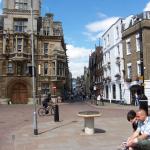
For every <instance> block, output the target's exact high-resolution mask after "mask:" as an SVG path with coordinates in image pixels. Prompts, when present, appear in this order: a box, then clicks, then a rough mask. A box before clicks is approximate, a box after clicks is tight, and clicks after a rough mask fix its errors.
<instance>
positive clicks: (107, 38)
mask: <svg viewBox="0 0 150 150" xmlns="http://www.w3.org/2000/svg"><path fill="white" fill-rule="evenodd" d="M109 40H110V39H109V34H108V35H107V44H108V45H109V44H110V43H109Z"/></svg>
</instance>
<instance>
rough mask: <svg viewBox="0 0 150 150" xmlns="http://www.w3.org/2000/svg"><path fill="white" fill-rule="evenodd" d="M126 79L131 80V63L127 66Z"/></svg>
mask: <svg viewBox="0 0 150 150" xmlns="http://www.w3.org/2000/svg"><path fill="white" fill-rule="evenodd" d="M127 77H128V78H129V79H131V77H132V66H131V63H129V64H127Z"/></svg>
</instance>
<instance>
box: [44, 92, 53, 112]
mask: <svg viewBox="0 0 150 150" xmlns="http://www.w3.org/2000/svg"><path fill="white" fill-rule="evenodd" d="M50 100H51V94H50V93H48V95H47V96H46V98H45V99H44V100H43V102H42V104H43V107H44V108H45V109H46V108H47V107H48V103H49V102H50Z"/></svg>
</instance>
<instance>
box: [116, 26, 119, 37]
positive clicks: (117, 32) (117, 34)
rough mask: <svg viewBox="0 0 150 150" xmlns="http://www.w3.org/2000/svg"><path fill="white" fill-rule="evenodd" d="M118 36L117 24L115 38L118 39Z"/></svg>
mask: <svg viewBox="0 0 150 150" xmlns="http://www.w3.org/2000/svg"><path fill="white" fill-rule="evenodd" d="M118 38H119V28H118V26H117V27H116V39H118Z"/></svg>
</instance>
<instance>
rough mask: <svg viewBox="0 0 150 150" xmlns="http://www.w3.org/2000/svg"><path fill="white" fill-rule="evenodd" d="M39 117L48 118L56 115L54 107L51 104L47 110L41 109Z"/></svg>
mask: <svg viewBox="0 0 150 150" xmlns="http://www.w3.org/2000/svg"><path fill="white" fill-rule="evenodd" d="M38 115H39V116H46V115H47V116H48V115H54V106H53V105H52V104H51V105H48V107H47V108H45V107H43V106H42V107H40V108H39V109H38Z"/></svg>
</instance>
